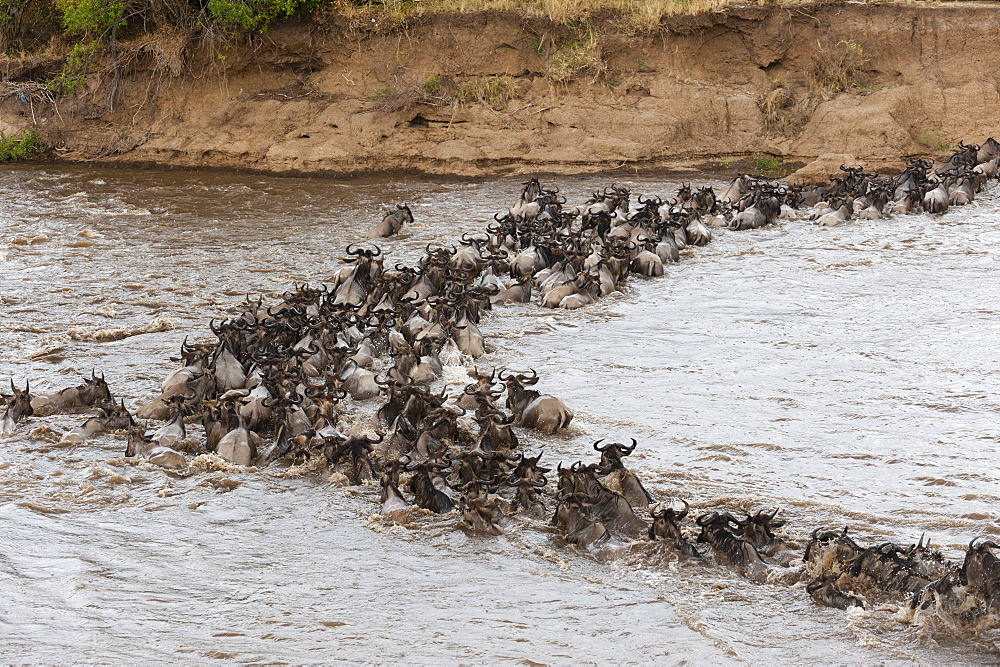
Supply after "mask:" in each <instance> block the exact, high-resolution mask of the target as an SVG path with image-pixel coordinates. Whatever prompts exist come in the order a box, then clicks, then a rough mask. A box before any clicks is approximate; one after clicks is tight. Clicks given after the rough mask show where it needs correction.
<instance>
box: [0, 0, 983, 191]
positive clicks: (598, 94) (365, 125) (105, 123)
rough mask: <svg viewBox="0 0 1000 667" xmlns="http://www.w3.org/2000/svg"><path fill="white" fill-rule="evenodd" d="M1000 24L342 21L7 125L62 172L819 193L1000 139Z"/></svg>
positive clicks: (790, 19) (878, 8) (133, 67)
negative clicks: (841, 173)
mask: <svg viewBox="0 0 1000 667" xmlns="http://www.w3.org/2000/svg"><path fill="white" fill-rule="evenodd" d="M998 28H1000V12H998V11H997V10H996V9H993V8H990V7H985V6H977V5H963V6H954V5H945V6H917V5H900V4H885V5H879V4H863V5H862V4H847V3H843V2H832V3H821V4H814V5H766V6H753V7H729V8H727V9H725V10H721V11H716V12H709V13H706V14H699V15H694V16H677V17H670V18H669V19H665V20H664V21H663V22H662V23H661V25H660V26H659V27H658V28H655V29H650V30H645V31H638V32H637V31H635V30H634V29H625V28H623V27H622V26H621V25H619V24H617V23H616V22H615V21H614V19H613V17H604V18H601V17H595V18H593V19H592V20H591V21H589V22H587V23H586V27H585V28H584V27H581V26H580V25H579V24H573V25H566V24H561V23H555V22H553V21H550V20H547V19H544V18H539V17H525V16H522V15H519V14H516V13H513V12H481V13H469V14H463V13H455V12H449V13H442V14H433V15H425V16H420V17H415V18H413V19H412V20H410V21H408V22H406V23H404V24H402V25H398V26H390V27H385V26H372V27H359V26H357V25H353V24H350V23H349V22H347V21H345V20H344V19H343V18H342V17H338V16H336V15H326V16H318V17H311V18H310V19H308V20H291V21H287V22H284V23H282V24H279V25H276V26H275V27H274V28H273V29H272V30H271V31H269V32H268V33H267V34H266V35H265V36H264V37H262V38H261V39H260V40H258V41H255V42H254V43H252V44H243V45H234V46H231V47H230V48H228V49H227V50H226V52H225V54H224V56H225V57H224V58H219V56H220V55H223V54H218V53H216V54H215V55H214V56H212V54H211V53H210V52H209V51H206V49H205V48H202V46H199V45H198V44H195V43H194V42H192V40H191V38H190V37H189V36H187V37H186V36H183V35H177V34H171V35H163V34H157V35H153V36H148V37H145V38H142V39H140V40H136V41H133V42H128V43H124V42H123V43H122V45H121V46H120V47H119V65H120V66H121V67H120V72H121V76H120V80H119V82H118V83H117V84H116V91H117V92H116V93H115V95H113V96H111V95H109V91H110V85H111V80H110V77H109V76H108V71H107V69H106V65H107V64H105V69H103V70H102V69H101V68H100V67H98V68H97V69H98V71H97V72H96V73H95V74H94V75H92V76H88V77H87V80H86V83H85V84H84V86H83V87H82V89H81V90H80V91H79V92H77V93H76V94H75V95H74V96H73V97H72V98H69V99H59V100H55V101H54V103H51V104H50V103H48V102H46V101H44V100H42V99H39V100H37V101H36V100H32V99H24V98H23V97H19V96H18V95H8V96H7V97H6V98H4V99H3V100H2V101H0V132H2V133H4V134H7V135H12V134H17V133H24V132H28V131H34V132H37V133H38V134H39V135H40V136H41V137H42V138H43V140H44V141H45V142H46V143H47V144H48V145H49V146H51V147H53V151H52V152H51V155H52V156H53V158H54V159H56V160H57V161H58V162H59V163H81V164H102V165H118V166H130V167H137V166H138V167H155V168H185V169H200V168H208V169H227V170H237V171H244V172H254V173H266V174H275V175H290V176H321V177H336V178H357V177H367V176H372V175H376V174H393V175H413V176H421V175H427V176H433V177H448V176H453V177H457V178H488V177H495V176H505V175H508V176H509V175H519V174H552V175H574V174H612V175H617V174H655V173H661V172H662V173H670V174H674V175H677V174H684V173H713V174H720V175H727V174H733V173H740V172H749V173H756V174H760V175H764V176H772V177H778V176H786V175H788V174H789V173H791V172H793V171H795V170H796V169H797V168H799V167H801V166H803V165H807V168H806V169H805V170H802V171H798V172H797V174H796V176H797V177H798V179H799V180H811V181H817V180H825V179H826V177H827V175H828V174H831V173H835V172H836V171H837V167H838V166H839V165H840V164H846V163H853V164H863V165H865V166H867V167H869V168H874V169H882V170H898V169H899V168H900V167H901V166H902V159H901V158H906V157H912V156H930V157H940V156H942V155H945V154H947V152H948V151H949V150H950V149H953V148H954V146H955V144H957V142H958V141H959V140H967V141H981V140H984V139H985V138H986V137H988V136H992V135H994V134H1000V119H998V118H997V117H996V115H995V109H996V107H997V105H998V103H1000V92H998V89H1000V86H998V83H1000V81H998V78H1000V54H998V53H996V52H995V49H992V48H991V44H992V41H993V39H994V36H995V34H996V33H997V29H998ZM40 58H41V60H39V59H35V60H31V59H28V60H23V61H22V62H20V64H18V65H16V66H14V65H11V63H6V64H5V69H6V74H5V75H4V78H3V80H2V82H0V86H2V85H7V86H8V89H10V86H11V84H13V85H19V84H20V85H24V84H30V83H32V82H36V83H37V82H38V81H42V80H44V79H45V78H46V77H49V76H52V75H53V72H54V71H55V70H56V68H57V67H59V66H61V65H60V63H59V62H58V60H57V59H56V60H53V59H51V58H50V59H49V60H48V61H46V60H45V59H44V58H42V57H40ZM45 63H47V64H45ZM491 87H492V88H491ZM497 88H500V89H502V90H501V93H502V94H500V93H497V92H496V90H494V89H497ZM477 90H478V91H480V92H479V93H478V96H476V95H471V93H470V91H473V92H475V91H477ZM484 91H485V92H484ZM491 91H492V92H491ZM470 95H471V96H470ZM109 101H110V102H111V103H110V104H109ZM109 106H110V107H112V110H109V108H108V107H109Z"/></svg>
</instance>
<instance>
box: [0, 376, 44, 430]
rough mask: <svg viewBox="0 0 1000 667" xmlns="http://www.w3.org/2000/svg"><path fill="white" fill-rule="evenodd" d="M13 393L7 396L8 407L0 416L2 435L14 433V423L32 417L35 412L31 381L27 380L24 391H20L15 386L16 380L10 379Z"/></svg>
mask: <svg viewBox="0 0 1000 667" xmlns="http://www.w3.org/2000/svg"><path fill="white" fill-rule="evenodd" d="M10 390H11V392H12V393H11V395H10V396H5V397H4V398H5V399H7V407H6V408H5V409H4V411H3V415H2V416H0V436H7V435H12V434H13V433H14V425H15V424H17V423H18V422H20V421H21V420H22V419H24V418H25V417H30V416H31V415H33V414H34V413H35V411H34V408H32V407H31V383H30V382H28V381H27V380H25V382H24V391H20V390H19V389H18V388H17V387H15V386H14V380H13V379H12V380H11V381H10Z"/></svg>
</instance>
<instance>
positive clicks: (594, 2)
mask: <svg viewBox="0 0 1000 667" xmlns="http://www.w3.org/2000/svg"><path fill="white" fill-rule="evenodd" d="M767 1H768V0H758V2H759V4H767ZM728 4H729V0H419V1H418V2H414V1H412V0H402V1H401V0H385V1H382V2H376V1H369V2H360V3H359V2H357V1H356V0H333V1H332V3H331V4H330V7H331V9H332V11H334V12H336V13H337V14H339V15H340V16H341V17H343V18H345V19H347V20H348V22H349V24H350V25H351V26H353V27H355V28H358V29H364V30H370V29H378V30H383V29H389V30H391V29H394V28H398V27H400V26H402V25H405V23H406V21H407V19H408V18H410V17H415V16H423V15H427V14H435V13H439V12H461V13H469V12H482V11H513V12H519V13H521V14H524V15H526V16H541V17H545V18H548V19H549V20H552V21H555V22H557V23H570V22H573V21H580V20H587V19H588V18H590V17H591V16H592V15H594V14H597V13H607V12H609V11H611V12H614V13H616V14H617V15H618V21H617V23H619V24H620V25H622V26H623V27H628V28H637V29H643V28H652V27H656V26H658V25H659V24H660V22H661V21H662V20H663V17H665V16H670V15H672V14H698V13H701V12H708V11H714V10H718V9H722V8H723V7H726V6H727V5H728Z"/></svg>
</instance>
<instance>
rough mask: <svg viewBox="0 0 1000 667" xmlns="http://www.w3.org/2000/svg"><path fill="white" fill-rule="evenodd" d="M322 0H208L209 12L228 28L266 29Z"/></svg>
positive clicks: (214, 18) (315, 6) (312, 7)
mask: <svg viewBox="0 0 1000 667" xmlns="http://www.w3.org/2000/svg"><path fill="white" fill-rule="evenodd" d="M320 1H321V0H208V14H209V16H210V17H211V18H212V19H213V20H214V21H215V22H217V23H219V24H221V25H222V26H223V27H226V28H230V29H233V28H243V29H244V30H257V31H264V30H266V29H267V26H268V24H270V23H271V21H273V20H275V19H280V18H287V17H289V16H294V15H295V14H298V13H301V12H308V11H312V10H314V9H316V8H317V7H318V6H319V4H320Z"/></svg>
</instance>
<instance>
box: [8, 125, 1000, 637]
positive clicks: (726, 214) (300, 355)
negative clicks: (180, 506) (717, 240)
mask: <svg viewBox="0 0 1000 667" xmlns="http://www.w3.org/2000/svg"><path fill="white" fill-rule="evenodd" d="M998 161H1000V144H998V143H997V142H996V141H994V140H993V139H989V140H987V141H986V142H985V143H984V144H983V145H981V146H975V145H967V144H959V150H958V151H956V152H955V153H954V155H952V157H951V158H950V159H949V160H947V161H946V162H944V163H943V164H941V165H940V166H938V167H937V168H934V165H933V163H932V162H930V161H929V160H923V159H916V160H910V161H909V162H908V163H907V166H906V169H905V170H904V171H903V172H902V173H901V174H899V175H896V176H885V175H879V174H876V173H869V172H866V171H865V170H864V169H862V168H854V167H846V166H843V167H841V170H842V172H841V174H839V175H836V176H831V177H830V179H829V182H828V183H826V184H824V185H822V186H815V187H806V186H797V187H792V186H789V185H787V184H785V183H780V182H774V181H769V180H765V179H760V178H751V177H748V176H740V177H739V178H737V179H735V180H734V181H733V182H732V183H730V184H729V186H728V187H726V188H725V189H724V190H723V191H722V192H720V193H716V192H715V191H714V190H713V188H711V187H704V188H701V189H698V190H696V191H693V190H692V189H691V188H690V187H687V186H685V187H682V188H681V189H680V191H679V192H678V193H677V194H676V196H673V197H670V198H667V199H659V198H656V197H649V198H643V197H641V196H640V197H638V203H637V205H635V206H634V207H633V203H632V201H631V193H630V192H629V190H628V188H625V187H620V186H611V187H609V188H606V189H605V190H603V191H601V192H595V193H594V194H593V197H591V198H590V199H589V200H588V201H586V202H584V203H582V204H580V205H578V206H575V207H572V208H571V207H568V206H567V204H566V200H565V198H564V197H562V196H561V195H560V194H559V192H558V190H556V189H548V188H545V187H543V186H542V185H541V184H540V183H539V181H538V180H537V179H531V180H530V181H529V182H527V183H526V184H525V187H524V190H523V192H522V194H521V196H520V198H519V199H518V200H517V201H516V203H515V204H514V205H513V206H512V207H511V208H510V210H509V211H508V212H506V213H505V214H503V215H499V214H498V215H497V216H495V221H494V222H493V223H491V224H490V225H489V226H488V227H487V228H486V229H485V230H484V231H483V232H481V233H477V234H465V235H463V236H462V238H461V241H460V244H459V245H457V246H455V245H428V246H427V248H426V253H425V254H424V255H423V256H422V257H421V258H420V260H419V261H418V262H416V264H415V265H414V266H406V265H403V264H396V265H395V266H393V267H389V266H386V263H385V258H384V256H383V255H382V253H381V251H380V249H379V248H378V247H377V246H370V247H355V246H353V245H351V246H348V248H347V255H348V256H347V258H346V259H345V265H344V266H343V267H342V268H340V269H339V270H338V271H337V272H336V273H335V274H334V277H333V279H332V280H331V281H330V282H329V283H327V284H323V285H320V286H318V287H317V286H310V285H307V284H304V285H300V286H296V287H295V289H294V290H291V291H288V292H286V293H284V294H283V296H282V298H281V300H280V302H277V303H272V304H265V303H264V300H263V298H257V299H251V298H250V297H248V298H247V300H246V302H245V304H244V306H243V308H242V312H240V313H239V314H238V315H236V316H235V317H231V318H229V319H225V320H222V321H221V322H218V323H217V322H215V321H214V320H213V321H212V322H211V323H210V328H211V331H212V333H213V334H214V337H213V338H212V339H211V340H210V341H206V342H199V343H194V344H188V342H187V339H185V341H184V343H183V344H182V346H181V349H180V359H181V360H182V367H181V368H179V369H178V370H176V371H175V372H174V373H172V374H171V375H170V376H169V377H167V378H166V379H165V380H164V381H163V383H162V387H161V393H160V395H159V396H157V397H156V398H154V399H153V400H152V401H150V402H148V403H146V404H145V405H142V406H141V407H139V408H138V410H137V411H136V413H135V414H134V415H133V414H131V413H130V412H129V410H128V409H127V408H126V406H125V404H124V401H119V402H117V403H116V402H115V401H114V399H113V398H112V392H111V390H110V388H109V386H108V384H107V382H105V379H104V376H103V374H101V375H98V374H96V373H92V375H91V377H90V378H85V379H84V383H83V384H82V385H80V386H78V387H72V388H68V389H64V390H62V391H60V392H58V393H55V394H52V395H49V396H43V397H32V396H31V394H30V385H29V383H28V382H25V388H24V390H23V391H22V390H19V389H17V387H16V386H15V384H14V382H13V380H11V384H10V386H11V390H12V392H13V394H12V395H10V396H5V397H4V402H5V403H6V409H5V412H4V413H3V416H2V418H0V433H2V434H3V435H7V436H9V435H11V434H12V433H13V432H14V430H15V428H17V424H18V423H19V422H22V421H24V420H26V419H28V418H29V417H32V415H35V416H40V415H43V414H52V413H56V412H71V411H80V410H84V409H96V414H95V415H94V416H92V417H90V418H89V419H87V420H86V421H85V422H83V423H82V425H80V426H79V427H78V428H76V429H74V430H73V431H70V432H69V433H66V434H65V435H63V436H62V442H64V443H70V444H72V443H83V442H85V441H87V440H88V439H90V438H93V437H94V436H96V435H98V434H100V433H103V432H126V433H127V445H126V448H125V454H126V456H127V457H141V458H143V459H147V460H148V461H149V462H151V463H153V464H155V465H158V466H161V467H162V468H165V469H171V470H182V469H185V468H187V467H188V466H189V457H190V456H194V455H210V454H214V455H216V456H218V457H220V458H222V459H225V461H227V462H229V463H230V464H233V465H241V466H257V467H265V466H288V465H292V464H302V463H309V464H311V465H312V467H313V469H316V468H322V469H325V470H327V471H329V472H331V473H337V474H339V475H343V476H344V477H346V480H347V482H348V483H349V484H353V485H358V484H363V483H364V482H365V481H366V480H373V481H377V482H378V483H379V484H380V485H381V489H382V494H381V510H380V514H381V515H382V516H383V517H385V519H386V520H388V521H396V522H398V523H405V522H407V521H410V520H411V519H412V517H413V512H414V506H416V507H418V508H421V509H422V510H423V511H424V512H425V513H427V514H429V513H436V514H445V513H450V512H453V511H454V512H456V513H457V516H460V517H461V520H462V522H463V523H464V524H465V525H466V526H467V528H468V530H470V531H473V532H478V533H482V534H493V535H496V534H501V533H503V532H504V530H505V527H506V529H510V527H511V526H512V525H514V522H517V521H521V520H522V519H523V518H526V517H527V518H531V519H533V520H536V521H537V520H539V519H543V518H544V519H549V520H550V523H551V525H552V526H554V530H555V531H556V532H557V533H558V535H559V539H561V540H563V541H564V542H565V543H567V544H573V545H576V546H577V547H578V548H580V549H583V550H587V551H590V552H598V551H600V550H601V549H603V548H605V547H607V546H608V545H623V544H628V543H631V542H634V541H636V540H650V541H654V542H657V543H661V544H663V545H664V547H663V548H665V549H673V550H675V551H676V553H677V557H678V558H681V559H698V560H703V559H706V558H707V557H709V556H711V558H712V559H713V560H714V561H715V562H718V563H720V564H727V565H729V566H732V567H734V568H735V569H736V570H738V571H739V572H740V573H741V574H742V575H743V576H745V577H746V578H748V579H750V580H752V581H755V582H765V581H768V580H769V578H770V575H771V574H772V573H775V572H781V571H786V572H787V571H788V570H784V568H788V567H789V566H790V565H792V564H795V565H796V566H797V567H799V568H800V572H801V579H800V580H801V581H803V582H805V583H806V586H805V588H806V590H807V591H808V593H809V594H811V595H812V596H813V598H814V599H815V600H816V601H818V602H819V603H821V604H824V605H828V606H831V607H837V608H840V609H846V608H849V607H863V608H872V607H874V606H878V605H881V604H883V603H887V602H890V603H895V604H897V605H899V606H900V608H901V609H902V610H904V614H912V613H915V612H919V611H921V610H933V612H934V613H935V614H936V615H938V616H939V617H940V616H944V617H946V618H948V619H949V620H950V621H952V622H954V623H955V624H956V625H959V626H962V627H967V628H968V627H971V628H977V629H983V628H984V627H995V624H994V623H993V622H992V620H990V619H993V618H996V617H998V612H1000V560H998V559H997V557H996V556H995V555H994V554H993V552H992V550H994V549H997V548H1000V545H998V544H997V543H995V542H993V541H990V540H989V539H985V538H976V539H973V540H972V542H971V543H970V544H969V546H968V549H967V551H966V554H965V557H964V559H963V560H962V562H960V563H959V562H952V561H950V560H949V559H947V558H945V557H944V556H943V555H942V554H941V552H940V551H939V550H937V549H935V548H933V547H932V546H931V545H930V544H929V543H925V542H924V541H923V539H922V538H921V540H920V542H918V543H917V544H911V545H908V546H904V545H901V544H896V543H894V542H884V543H881V544H872V545H863V544H860V543H858V542H857V541H856V540H855V539H853V538H852V537H851V536H850V535H849V534H848V531H847V529H846V528H844V529H843V530H823V529H818V530H815V531H813V532H812V534H811V535H810V536H809V538H808V539H803V540H801V541H799V542H796V541H793V540H791V539H785V538H782V537H779V536H777V535H776V534H775V531H776V530H778V529H780V528H781V527H782V526H783V524H784V523H785V522H784V521H783V520H781V519H779V518H777V514H778V510H776V509H775V510H770V511H765V510H760V511H757V512H756V513H754V514H748V513H745V512H744V513H742V514H741V513H738V512H737V513H734V511H732V510H730V511H726V510H725V509H716V510H713V511H706V512H704V513H701V514H700V515H698V516H697V517H696V518H695V519H694V524H693V525H690V524H689V523H688V522H687V517H688V513H689V509H690V506H689V504H688V503H687V502H686V501H680V505H678V504H677V503H676V502H669V503H664V502H657V501H656V499H655V498H654V497H653V495H652V494H650V492H649V491H648V490H647V489H646V488H645V486H644V485H643V483H642V481H641V480H640V479H639V477H638V476H637V475H636V473H635V472H634V471H633V470H631V469H629V467H628V466H627V465H626V460H627V457H628V456H629V455H630V454H632V453H633V451H634V450H635V448H636V446H637V443H636V441H635V440H631V444H629V445H624V444H621V443H617V442H608V443H604V441H603V440H599V441H598V442H596V443H594V445H593V447H594V449H595V450H596V453H597V454H598V455H599V456H600V459H599V460H598V461H596V462H583V461H577V462H575V463H572V464H570V465H563V464H562V463H561V462H560V463H559V464H558V465H556V466H555V467H554V468H553V466H552V465H551V464H549V465H548V466H545V465H543V464H542V458H543V454H542V453H541V452H538V453H535V454H530V453H529V452H528V451H526V449H525V447H524V446H523V445H522V443H521V438H523V437H524V432H523V431H519V430H517V429H515V427H519V428H521V429H534V430H537V431H540V432H542V433H547V434H551V433H555V432H556V431H559V430H560V429H565V428H566V427H567V426H568V425H569V424H570V422H571V420H572V419H573V413H572V412H571V411H570V409H569V408H568V407H567V406H566V405H565V404H564V403H563V401H561V400H560V399H558V398H556V397H554V396H550V395H546V394H540V393H539V392H538V391H536V390H535V389H533V385H535V384H536V383H537V382H538V380H539V378H538V376H537V374H535V373H534V372H533V371H531V372H523V371H522V372H515V371H511V370H508V369H495V368H494V369H491V370H490V371H489V372H486V371H484V370H479V369H478V368H476V366H475V364H474V363H473V362H472V361H471V359H477V358H479V357H481V356H483V355H484V354H485V353H486V344H485V341H484V337H483V334H482V332H481V331H480V328H479V325H480V322H481V318H482V317H483V313H484V311H488V310H490V309H491V308H492V307H493V306H494V305H497V304H502V303H505V302H530V301H531V300H532V299H533V298H534V297H537V299H538V302H539V303H540V304H541V305H542V306H545V307H550V308H556V307H558V308H567V309H573V308H580V307H582V306H585V305H587V304H589V303H592V302H593V301H595V300H597V299H598V298H600V297H601V296H606V295H608V294H609V293H611V292H613V291H615V290H617V289H619V288H620V287H621V286H622V284H623V282H624V281H625V280H626V279H627V277H628V276H629V274H631V273H637V274H640V275H641V276H647V277H652V276H661V275H663V273H664V265H665V264H669V263H670V262H677V261H680V260H681V258H682V251H684V250H685V249H686V248H688V247H689V246H699V245H704V244H706V243H708V242H709V241H710V240H711V238H712V231H711V230H712V229H713V228H728V229H750V228H757V227H761V226H764V225H769V224H772V223H775V222H776V221H777V220H778V219H779V218H787V219H802V218H803V217H804V214H801V213H800V211H802V210H803V209H808V210H810V211H812V212H813V216H812V218H813V220H814V221H815V222H816V223H817V224H820V225H824V226H830V225H838V224H844V223H846V222H847V221H848V220H850V219H851V218H852V216H856V217H859V218H862V219H872V218H877V217H882V216H887V215H891V214H892V213H899V212H903V213H915V212H918V211H921V210H922V211H926V212H929V213H933V214H940V213H943V212H944V211H945V210H946V209H947V208H948V207H949V206H955V205H961V204H966V203H969V202H970V201H972V200H973V198H974V197H975V196H976V195H977V193H979V192H980V190H981V189H982V188H983V187H984V185H985V184H986V183H987V181H988V180H989V179H991V178H995V177H996V176H997V172H998ZM412 221H413V216H412V213H411V211H410V209H409V208H408V207H407V206H405V205H399V206H397V207H396V209H395V210H393V211H390V212H389V213H387V214H386V216H385V218H384V219H383V220H382V222H381V223H380V224H379V225H377V226H376V227H375V228H373V229H372V230H371V232H370V233H369V235H368V236H369V238H378V237H388V236H391V235H394V234H397V233H399V231H400V229H401V228H402V227H403V226H404V225H405V224H407V223H409V222H412ZM447 366H453V367H454V366H464V367H465V369H466V371H467V374H468V376H469V383H468V384H467V385H466V386H465V387H464V390H462V391H461V392H460V393H458V395H455V396H449V395H448V393H447V390H446V389H443V390H442V389H440V386H441V377H442V374H443V372H444V369H445V368H446V367H447ZM348 397H350V399H351V400H349V401H348V400H347V399H348ZM365 406H367V412H366V409H365ZM359 415H362V416H359ZM137 419H142V420H157V421H164V422H165V425H163V426H162V427H160V428H157V429H155V430H154V431H153V432H152V433H150V432H148V431H147V428H146V427H145V426H143V425H142V424H141V423H140V422H138V421H136V420H137ZM194 423H198V424H200V426H201V428H202V429H203V433H204V435H201V433H200V432H198V433H197V436H196V437H191V436H192V432H191V431H189V426H191V425H192V424H194ZM519 432H520V433H522V435H521V436H519V435H518V433H519ZM550 480H551V481H550ZM536 525H537V524H536ZM694 535H696V537H694V538H693V539H692V536H694ZM803 543H804V544H803ZM784 580H787V578H784Z"/></svg>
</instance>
